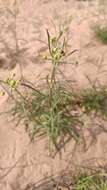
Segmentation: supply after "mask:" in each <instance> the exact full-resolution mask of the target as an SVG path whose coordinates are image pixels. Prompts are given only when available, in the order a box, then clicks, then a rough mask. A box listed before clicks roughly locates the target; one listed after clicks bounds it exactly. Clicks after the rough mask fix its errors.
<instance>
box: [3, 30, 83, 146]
mask: <svg viewBox="0 0 107 190" xmlns="http://www.w3.org/2000/svg"><path fill="white" fill-rule="evenodd" d="M47 37H48V47H49V54H48V55H46V56H44V58H45V59H46V60H48V59H49V60H51V62H52V70H51V71H50V73H49V75H47V76H46V78H45V87H43V86H42V88H39V87H34V85H33V84H31V83H26V82H25V83H21V82H20V83H19V82H17V80H15V79H8V80H6V84H7V85H8V87H9V88H10V89H11V95H12V96H11V97H12V98H13V99H14V102H15V105H14V107H13V108H12V114H13V116H15V118H18V121H19V122H20V121H23V122H24V124H25V126H26V131H27V133H28V134H29V136H30V139H31V140H34V139H35V137H37V136H46V135H47V137H48V139H49V142H51V143H52V144H54V146H55V147H56V148H57V149H59V145H60V143H62V141H63V142H64V138H65V136H68V138H69V137H70V138H71V137H73V138H74V139H75V140H76V142H78V141H79V139H80V134H79V132H78V131H79V130H78V129H79V127H81V122H80V121H79V119H78V118H77V116H75V114H72V111H73V107H74V104H73V101H74V96H73V93H72V90H70V91H69V90H68V89H67V88H65V83H66V81H63V83H61V81H60V79H58V77H57V76H58V75H59V73H60V74H61V72H60V69H59V65H60V64H61V63H62V62H63V58H64V56H65V55H67V54H66V53H65V50H66V40H65V37H64V38H63V32H62V31H61V32H59V34H58V35H57V36H54V37H51V36H50V34H49V32H48V30H47ZM72 53H73V52H71V53H69V55H71V54H72ZM21 87H23V88H22V89H21V90H20V88H21ZM23 91H24V92H23ZM76 126H78V129H77V128H76Z"/></svg>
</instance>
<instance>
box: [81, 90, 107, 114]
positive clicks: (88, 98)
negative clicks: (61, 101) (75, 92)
mask: <svg viewBox="0 0 107 190" xmlns="http://www.w3.org/2000/svg"><path fill="white" fill-rule="evenodd" d="M82 106H83V107H84V108H85V111H86V112H88V113H89V112H91V111H95V112H96V113H97V112H99V113H101V114H102V115H103V116H106V117H107V91H106V89H100V90H94V89H89V90H86V91H85V92H84V93H83V94H82Z"/></svg>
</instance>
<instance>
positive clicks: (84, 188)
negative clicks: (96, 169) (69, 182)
mask: <svg viewBox="0 0 107 190" xmlns="http://www.w3.org/2000/svg"><path fill="white" fill-rule="evenodd" d="M75 190H107V175H106V174H94V175H87V174H84V175H80V176H79V178H77V181H76V182H75Z"/></svg>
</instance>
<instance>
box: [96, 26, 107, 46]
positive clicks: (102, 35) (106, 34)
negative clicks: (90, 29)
mask: <svg viewBox="0 0 107 190" xmlns="http://www.w3.org/2000/svg"><path fill="white" fill-rule="evenodd" d="M95 34H96V37H97V38H98V39H99V40H100V41H101V42H102V43H103V44H107V27H102V28H101V27H100V26H97V27H96V28H95Z"/></svg>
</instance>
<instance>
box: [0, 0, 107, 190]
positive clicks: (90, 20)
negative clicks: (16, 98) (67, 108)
mask: <svg viewBox="0 0 107 190" xmlns="http://www.w3.org/2000/svg"><path fill="white" fill-rule="evenodd" d="M17 3H18V15H17V18H15V17H13V15H12V14H11V13H9V10H7V11H6V7H7V8H8V9H10V10H11V11H14V10H15V6H14V1H13V0H5V1H4V0H3V1H0V30H1V34H0V38H1V40H0V44H1V49H0V67H1V69H0V78H2V79H5V78H7V76H10V75H11V74H12V73H16V76H17V77H20V72H19V71H20V70H19V65H18V64H17V66H16V67H15V68H13V69H12V70H10V66H11V65H12V64H13V63H14V59H13V58H14V49H15V47H16V44H15V38H16V37H17V38H18V39H19V44H18V46H19V48H20V49H21V48H24V49H23V52H22V53H21V54H20V56H19V59H18V63H23V75H24V77H25V78H27V79H30V80H32V81H35V80H37V79H36V78H37V76H38V74H39V73H41V74H43V75H44V74H45V73H47V72H49V69H50V64H46V63H41V62H40V63H39V61H38V52H39V51H41V48H42V47H45V46H46V45H45V44H44V43H41V42H40V41H38V39H39V40H43V41H44V40H45V41H46V31H45V30H46V28H48V29H49V31H50V32H52V33H54V32H55V25H56V28H57V27H58V26H59V25H66V26H67V25H69V34H68V38H69V44H70V45H71V49H72V50H73V49H77V50H78V52H76V53H75V55H73V56H72V58H71V60H69V61H70V62H73V63H75V62H76V61H78V66H77V67H75V66H74V65H72V64H69V65H67V66H66V67H63V68H62V69H63V71H64V73H65V75H66V76H67V77H70V78H71V79H73V80H74V81H75V86H77V87H79V88H80V87H82V88H83V87H87V86H88V85H89V82H88V80H87V79H86V75H88V76H89V77H90V78H91V80H95V79H96V77H98V79H99V81H100V83H101V84H106V69H107V68H106V60H107V54H106V52H107V46H106V45H102V44H101V43H100V42H99V41H98V40H97V39H96V38H95V36H94V32H93V26H94V25H95V24H97V23H98V22H105V20H104V18H105V19H106V16H107V15H106V10H105V9H104V7H103V5H99V4H98V0H93V1H92V0H91V1H79V0H78V1H76V0H66V1H64V0H57V1H55V0H19V1H18V0H17ZM15 19H16V20H15ZM15 22H16V23H17V25H16V26H15ZM15 27H16V28H15ZM15 30H16V31H17V36H15V32H14V31H15ZM4 39H5V40H4ZM4 42H5V43H4ZM4 44H5V45H4ZM8 51H9V54H8V53H7V52H8ZM2 61H4V62H3V64H2ZM100 63H101V64H102V66H101V67H100V69H99V67H98V65H100ZM13 66H14V64H13ZM9 106H10V105H9V103H8V95H5V96H3V97H0V112H3V111H4V110H6V109H7V108H9ZM89 139H90V137H89ZM88 143H89V141H88ZM74 146H75V142H73V141H72V142H70V143H68V144H67V146H66V147H65V148H64V149H63V150H62V155H61V157H60V155H59V154H57V155H56V156H55V157H54V158H52V157H50V155H49V150H48V143H47V140H46V139H42V140H39V141H36V142H35V143H34V144H30V143H29V138H28V136H27V134H26V133H25V132H24V127H23V125H22V126H19V127H18V128H15V124H14V121H12V120H11V119H10V117H9V116H7V115H5V114H2V115H1V116H0V190H22V189H24V188H25V187H26V186H27V185H28V184H32V183H35V182H37V181H38V180H41V179H43V178H45V177H48V176H50V175H55V174H56V173H60V172H62V171H64V170H66V169H70V168H72V167H74V164H77V165H85V164H88V163H90V164H93V165H95V166H98V165H99V166H103V165H106V164H107V162H106V158H107V136H106V133H101V134H99V135H98V137H97V141H96V143H95V144H93V145H92V146H91V147H90V148H89V149H88V150H87V151H86V152H84V151H83V150H82V147H81V146H79V147H77V149H76V152H75V153H74V151H73V150H74Z"/></svg>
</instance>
